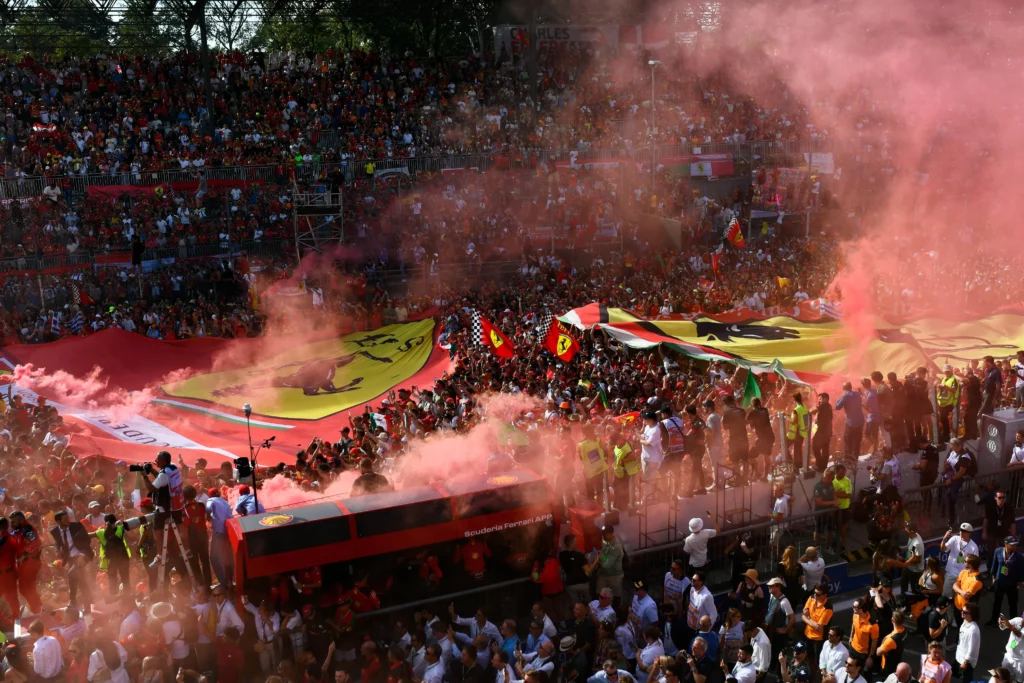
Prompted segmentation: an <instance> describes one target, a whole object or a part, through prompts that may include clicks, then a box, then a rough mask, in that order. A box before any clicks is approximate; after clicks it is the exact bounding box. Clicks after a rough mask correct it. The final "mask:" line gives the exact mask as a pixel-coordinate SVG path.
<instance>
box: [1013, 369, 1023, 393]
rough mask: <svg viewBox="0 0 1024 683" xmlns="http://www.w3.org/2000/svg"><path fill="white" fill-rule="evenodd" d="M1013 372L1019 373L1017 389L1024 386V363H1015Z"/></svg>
mask: <svg viewBox="0 0 1024 683" xmlns="http://www.w3.org/2000/svg"><path fill="white" fill-rule="evenodd" d="M1013 372H1014V374H1015V375H1017V383H1016V384H1015V385H1014V386H1015V387H1016V388H1017V389H1020V388H1021V387H1024V365H1021V364H1020V363H1015V364H1014V366H1013Z"/></svg>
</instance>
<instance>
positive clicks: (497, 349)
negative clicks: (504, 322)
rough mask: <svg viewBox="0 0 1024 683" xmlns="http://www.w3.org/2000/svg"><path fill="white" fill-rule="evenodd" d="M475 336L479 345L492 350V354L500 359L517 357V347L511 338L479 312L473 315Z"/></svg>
mask: <svg viewBox="0 0 1024 683" xmlns="http://www.w3.org/2000/svg"><path fill="white" fill-rule="evenodd" d="M473 335H474V337H475V339H474V341H475V342H476V343H477V344H483V345H484V346H486V347H488V348H490V349H491V353H493V354H494V355H495V356H497V357H499V358H512V357H513V356H515V355H516V347H515V346H513V344H512V342H511V341H510V340H509V338H508V337H506V336H505V335H504V334H503V333H502V331H501V330H499V329H498V328H497V327H496V326H495V325H494V323H492V322H491V321H490V320H488V319H487V318H485V317H483V316H482V315H480V313H479V312H474V314H473Z"/></svg>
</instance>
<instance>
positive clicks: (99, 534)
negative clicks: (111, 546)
mask: <svg viewBox="0 0 1024 683" xmlns="http://www.w3.org/2000/svg"><path fill="white" fill-rule="evenodd" d="M106 536H107V528H106V527H102V528H100V529H97V530H96V540H98V541H99V542H100V571H101V572H105V571H107V567H108V566H109V564H110V558H108V557H107V542H106ZM114 536H115V537H117V538H119V539H121V542H122V543H124V549H125V552H127V553H128V557H129V558H131V556H132V549H131V548H129V547H128V544H127V543H125V542H124V527H123V526H121V525H117V526H116V527H114Z"/></svg>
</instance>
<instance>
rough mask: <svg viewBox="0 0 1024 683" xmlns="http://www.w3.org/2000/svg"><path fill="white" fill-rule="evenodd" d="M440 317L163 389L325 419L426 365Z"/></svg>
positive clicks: (275, 414)
mask: <svg viewBox="0 0 1024 683" xmlns="http://www.w3.org/2000/svg"><path fill="white" fill-rule="evenodd" d="M433 335H434V321H433V320H421V321H418V322H412V323H402V324H399V325H388V326H387V327H382V328H380V329H377V330H373V331H370V332H357V333H355V334H350V335H347V336H344V337H340V338H338V339H329V340H326V341H320V342H314V343H310V344H306V345H304V346H300V347H298V348H295V349H291V350H289V351H288V352H286V353H281V354H278V355H277V356H275V357H273V358H270V359H268V360H267V361H266V362H264V363H260V364H259V365H254V366H251V367H247V368H242V369H239V370H230V371H225V372H211V373H206V374H203V375H196V376H195V377H192V378H190V379H187V380H185V381H183V382H175V383H172V384H165V385H164V386H163V390H164V391H165V392H167V393H168V394H169V395H171V396H175V397H178V398H191V399H199V400H203V401H210V402H213V403H219V404H221V405H225V406H229V407H231V408H236V409H239V410H240V409H241V408H242V405H243V404H245V403H251V404H252V406H253V410H254V411H255V412H256V413H258V414H260V415H265V416H268V417H278V418H290V419H304V420H318V419H320V418H324V417H328V416H330V415H333V414H335V413H338V412H341V411H344V410H347V409H349V408H351V407H352V406H356V405H360V404H362V403H365V402H366V401H369V400H372V399H374V398H376V397H378V396H380V395H382V394H384V393H385V392H386V391H387V390H388V389H391V388H392V387H394V386H395V385H397V384H401V383H402V382H404V381H406V380H408V379H409V378H410V377H412V376H413V375H415V374H416V373H417V372H418V371H419V370H420V369H421V368H422V367H423V366H424V364H426V362H427V359H428V358H429V357H430V352H431V349H432V348H433V340H434V336H433Z"/></svg>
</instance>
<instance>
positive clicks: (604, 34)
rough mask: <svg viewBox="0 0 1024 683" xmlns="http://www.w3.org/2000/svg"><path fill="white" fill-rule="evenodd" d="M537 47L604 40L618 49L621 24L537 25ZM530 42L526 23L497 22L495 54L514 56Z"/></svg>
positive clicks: (603, 41)
mask: <svg viewBox="0 0 1024 683" xmlns="http://www.w3.org/2000/svg"><path fill="white" fill-rule="evenodd" d="M535 39H536V41H537V47H538V48H542V47H545V46H548V45H552V44H558V45H568V44H569V43H603V44H605V45H607V46H609V47H611V48H612V49H618V44H619V27H618V26H614V25H613V26H555V25H551V24H544V25H540V26H537V28H536V36H535ZM529 44H530V39H529V30H528V28H527V26H525V25H523V26H510V25H504V26H496V27H495V28H494V54H496V55H500V54H501V51H502V49H504V50H505V54H506V55H509V56H512V55H517V54H520V53H521V52H523V51H524V50H525V49H526V48H527V46H529Z"/></svg>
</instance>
